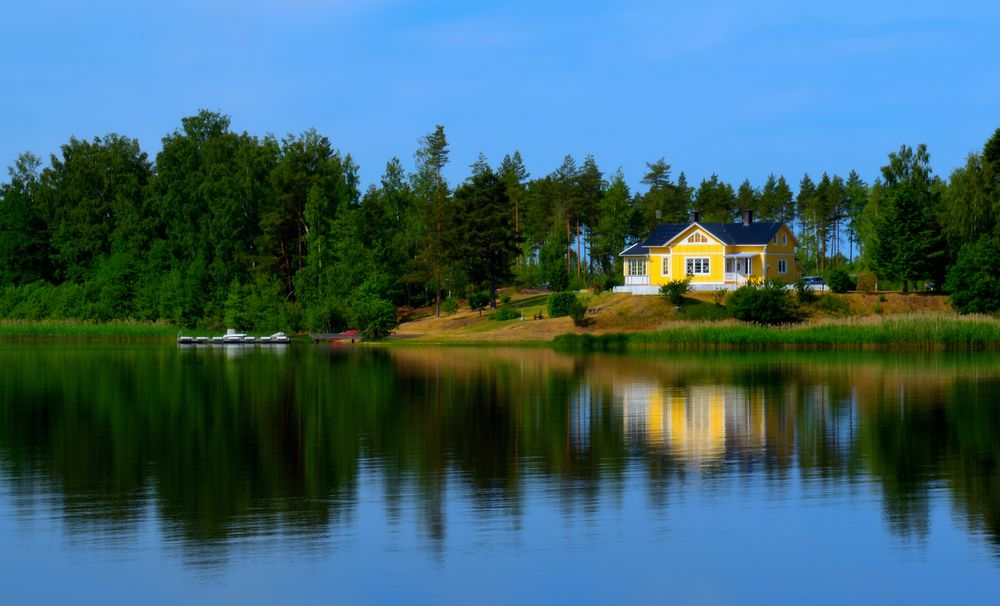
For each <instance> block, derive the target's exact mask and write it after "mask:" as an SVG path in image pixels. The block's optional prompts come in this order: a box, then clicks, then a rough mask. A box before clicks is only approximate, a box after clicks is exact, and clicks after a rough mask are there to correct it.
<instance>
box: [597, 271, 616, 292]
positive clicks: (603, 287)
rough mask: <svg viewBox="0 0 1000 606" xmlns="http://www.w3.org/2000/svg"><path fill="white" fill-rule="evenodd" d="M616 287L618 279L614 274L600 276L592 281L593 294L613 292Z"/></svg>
mask: <svg viewBox="0 0 1000 606" xmlns="http://www.w3.org/2000/svg"><path fill="white" fill-rule="evenodd" d="M615 286H618V277H617V276H615V275H614V274H601V275H599V276H597V277H596V278H595V279H594V282H593V289H594V292H595V293H600V292H604V291H607V290H614V289H615Z"/></svg>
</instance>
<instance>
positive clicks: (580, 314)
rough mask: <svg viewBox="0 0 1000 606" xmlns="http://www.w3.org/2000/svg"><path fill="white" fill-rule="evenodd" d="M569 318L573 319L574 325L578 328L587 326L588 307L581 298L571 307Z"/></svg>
mask: <svg viewBox="0 0 1000 606" xmlns="http://www.w3.org/2000/svg"><path fill="white" fill-rule="evenodd" d="M569 317H571V318H573V324H576V325H577V326H586V325H587V323H588V322H587V305H586V303H584V302H583V301H581V300H580V299H579V298H574V299H573V303H572V304H571V305H570V306H569Z"/></svg>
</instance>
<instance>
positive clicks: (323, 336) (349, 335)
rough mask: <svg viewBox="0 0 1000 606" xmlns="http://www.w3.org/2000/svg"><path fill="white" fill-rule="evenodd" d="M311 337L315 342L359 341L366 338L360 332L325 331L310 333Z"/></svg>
mask: <svg viewBox="0 0 1000 606" xmlns="http://www.w3.org/2000/svg"><path fill="white" fill-rule="evenodd" d="M309 338H310V339H312V342H313V343H323V342H328V343H334V342H336V343H357V342H360V341H364V339H365V337H364V335H362V334H361V333H359V332H324V333H316V334H310V335H309Z"/></svg>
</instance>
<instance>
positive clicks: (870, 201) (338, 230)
mask: <svg viewBox="0 0 1000 606" xmlns="http://www.w3.org/2000/svg"><path fill="white" fill-rule="evenodd" d="M162 143H163V145H162V148H161V150H160V152H159V153H157V154H156V156H155V158H152V159H151V158H150V157H149V155H148V154H147V153H146V152H144V151H143V150H142V149H141V147H140V146H139V143H138V141H137V140H135V139H133V138H129V137H126V136H122V135H119V134H113V133H112V134H108V135H106V136H103V137H95V138H93V139H91V140H82V139H77V138H71V139H70V140H69V142H68V143H66V144H64V145H62V146H61V148H60V150H59V152H58V153H57V154H52V155H51V157H50V159H49V162H48V163H47V165H44V163H43V162H42V160H41V159H40V158H39V157H38V156H36V155H34V154H31V153H24V154H22V155H21V156H19V157H18V158H17V159H16V161H15V163H14V165H13V166H12V167H10V169H9V171H8V172H9V178H8V180H7V181H6V182H4V183H2V184H0V315H2V316H4V317H15V318H75V319H97V320H108V319H115V318H134V319H140V320H165V321H169V322H172V323H174V324H177V325H179V326H223V325H225V326H238V327H241V328H246V329H253V328H256V329H269V328H281V329H288V330H301V329H308V330H337V329H341V328H344V327H347V326H351V325H358V324H361V323H364V322H366V321H368V320H369V319H370V318H371V317H379V316H381V317H385V316H389V315H392V316H393V318H394V317H395V313H396V309H397V308H399V307H411V308H412V307H419V306H425V305H433V306H434V307H435V309H436V311H437V313H440V312H441V307H442V303H443V302H444V301H445V300H446V299H447V298H449V297H452V298H460V297H463V296H465V295H467V294H468V293H471V292H487V293H488V294H489V298H490V300H491V302H492V304H493V305H494V306H495V305H496V299H497V295H496V293H497V290H498V289H499V288H500V287H502V286H510V285H514V286H517V287H521V288H528V287H540V286H545V287H549V288H552V289H554V290H564V289H567V288H584V287H596V288H609V287H610V286H612V285H613V284H616V283H619V282H620V280H621V273H622V268H621V260H620V258H619V257H618V256H617V255H618V253H619V252H620V251H621V250H622V249H624V248H625V246H626V245H627V244H630V243H632V242H634V241H637V240H639V239H641V238H643V237H645V236H646V235H647V234H648V233H649V231H650V230H651V229H652V228H653V227H654V226H655V225H656V224H658V223H662V222H682V221H686V220H687V217H688V215H689V213H690V212H691V211H692V210H695V211H698V212H700V213H701V216H702V218H703V220H706V221H733V220H735V219H736V218H737V217H739V215H740V213H741V210H742V209H745V208H752V209H754V210H755V213H756V216H757V217H759V218H760V219H762V220H778V221H786V222H789V223H791V224H792V225H793V226H794V227H795V229H796V232H797V233H798V234H799V237H800V240H801V244H802V245H801V247H800V260H801V261H802V263H803V264H804V266H805V267H806V269H807V271H809V272H810V273H813V272H823V271H825V270H826V269H828V268H831V267H833V266H838V265H843V264H846V263H853V264H854V265H855V266H856V267H857V268H862V269H868V270H870V271H872V272H874V273H875V274H876V275H877V276H878V277H879V278H880V279H881V280H883V281H884V282H885V283H886V284H892V285H900V286H902V287H903V288H904V289H906V288H908V287H909V285H911V284H915V283H921V282H927V281H931V282H934V283H935V284H939V285H940V284H943V283H944V280H945V277H946V274H947V271H948V268H949V267H952V266H954V265H956V264H957V262H958V260H959V258H960V253H961V249H962V247H963V246H964V245H971V244H972V243H979V242H980V240H983V242H984V244H981V246H987V247H988V246H993V247H996V246H997V245H998V242H1000V240H998V238H1000V223H998V212H1000V186H998V177H997V175H998V174H1000V157H998V156H1000V129H998V131H997V133H994V135H993V137H992V138H991V139H990V140H989V141H988V142H987V144H986V146H985V147H984V149H983V151H982V152H981V153H973V154H971V155H970V156H969V159H968V162H967V163H966V165H965V166H964V167H960V168H958V169H956V170H955V171H954V172H953V173H952V175H951V178H950V179H949V180H948V181H945V180H943V179H941V178H940V177H937V176H932V170H931V168H930V156H929V154H928V152H927V149H926V147H925V146H923V145H921V146H918V147H917V148H916V149H912V148H910V147H907V146H905V145H904V146H902V147H901V148H900V149H899V150H898V151H897V152H893V153H891V154H889V159H888V163H887V165H886V166H884V167H882V171H881V176H880V177H879V178H878V179H876V180H875V182H874V183H872V184H868V183H866V182H865V181H864V180H862V179H861V178H860V177H859V175H858V174H857V173H856V172H853V171H852V172H851V173H850V174H849V175H847V176H846V177H841V176H838V175H829V174H826V173H824V174H823V175H822V176H821V177H820V178H818V179H813V178H812V177H810V176H809V175H805V176H803V177H802V178H801V180H800V181H799V183H798V188H797V191H796V192H793V191H792V187H791V185H790V184H789V183H788V181H787V180H786V179H785V177H784V176H781V175H773V174H772V175H769V176H768V178H767V180H766V181H765V183H764V184H763V185H761V186H760V187H755V186H753V185H751V183H750V181H749V180H745V181H743V183H741V184H740V185H739V186H738V187H735V188H734V187H733V186H732V185H731V184H728V183H726V182H724V181H722V180H721V179H720V178H719V177H718V176H717V175H712V176H711V177H709V178H707V179H703V180H702V181H701V182H700V183H699V184H698V185H697V187H695V186H692V185H689V184H688V181H687V178H686V176H685V174H684V173H683V172H681V173H679V174H678V175H677V176H676V178H675V177H674V175H673V174H672V167H671V166H670V164H668V163H667V162H666V160H665V159H664V158H660V159H658V160H655V161H653V162H649V163H647V164H646V171H645V173H644V174H643V177H642V179H641V184H642V186H643V189H644V191H641V192H632V191H631V188H630V187H629V185H628V183H627V182H626V179H625V176H624V173H623V172H622V170H621V169H618V170H616V171H615V172H613V173H611V174H607V173H605V172H604V171H603V170H602V169H601V168H600V167H599V166H598V164H597V162H596V160H595V159H594V157H593V156H587V157H586V158H584V160H583V161H582V162H580V163H578V162H577V161H576V160H575V159H574V158H573V157H572V156H566V158H565V159H564V161H563V162H562V164H561V165H560V166H559V167H558V168H556V169H555V170H554V171H553V172H551V173H549V174H547V175H544V176H540V177H535V178H532V177H531V175H530V174H529V173H528V171H527V169H526V167H525V164H524V161H523V160H522V158H521V155H520V153H519V152H517V151H513V152H512V153H510V154H508V155H506V156H505V157H504V158H503V159H502V160H501V161H500V162H499V163H498V164H496V165H491V164H490V162H489V161H488V159H487V158H485V157H484V156H482V155H480V157H479V158H478V159H477V160H476V161H475V162H474V163H473V164H472V165H471V166H470V167H469V175H468V177H467V178H466V179H465V180H464V181H462V182H461V183H448V181H447V179H446V178H445V175H444V168H445V166H447V164H448V162H449V146H448V141H447V138H446V134H445V130H444V128H443V127H442V126H437V127H436V128H435V129H434V130H433V131H432V132H430V133H428V134H427V135H426V136H424V137H422V138H421V139H420V140H419V142H418V149H417V150H416V153H415V154H414V158H413V159H414V162H413V166H412V168H410V169H408V168H407V167H406V166H404V164H403V162H402V161H401V160H399V159H398V158H392V159H390V160H389V161H388V162H387V163H386V167H385V170H384V173H383V175H382V177H381V178H380V180H379V182H378V183H376V184H372V185H369V186H368V187H367V188H366V189H364V190H363V191H362V186H361V184H360V182H359V178H358V167H357V165H356V164H355V163H354V161H353V160H352V158H351V156H350V154H346V153H342V152H341V151H340V150H338V149H336V148H335V147H334V146H333V145H332V144H331V142H330V140H329V139H328V138H327V137H325V136H323V135H321V134H319V133H317V132H316V131H315V130H309V131H306V132H304V133H301V134H298V135H289V136H286V137H284V138H281V139H278V138H276V137H274V136H271V135H268V136H263V137H258V136H254V135H251V134H249V133H246V132H243V133H236V132H233V131H232V130H231V129H230V121H229V118H228V116H225V115H223V114H220V113H215V112H209V111H201V112H199V113H198V114H196V115H194V116H190V117H186V118H183V119H182V120H181V126H180V128H178V129H177V130H175V131H173V132H171V133H169V134H167V135H166V136H165V137H164V138H163V140H162ZM967 256H968V255H967Z"/></svg>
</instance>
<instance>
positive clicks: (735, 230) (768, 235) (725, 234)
mask: <svg viewBox="0 0 1000 606" xmlns="http://www.w3.org/2000/svg"><path fill="white" fill-rule="evenodd" d="M700 225H701V226H702V227H704V228H705V230H706V231H708V232H709V233H710V234H712V235H713V236H715V237H716V238H718V239H719V240H722V242H724V243H726V244H730V245H732V244H751V245H752V244H758V245H759V244H767V243H768V242H770V241H771V239H772V238H774V234H776V233H778V230H779V229H781V226H782V225H783V223H778V222H776V221H765V222H760V223H751V224H750V225H743V224H742V223H701V224H700Z"/></svg>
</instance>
